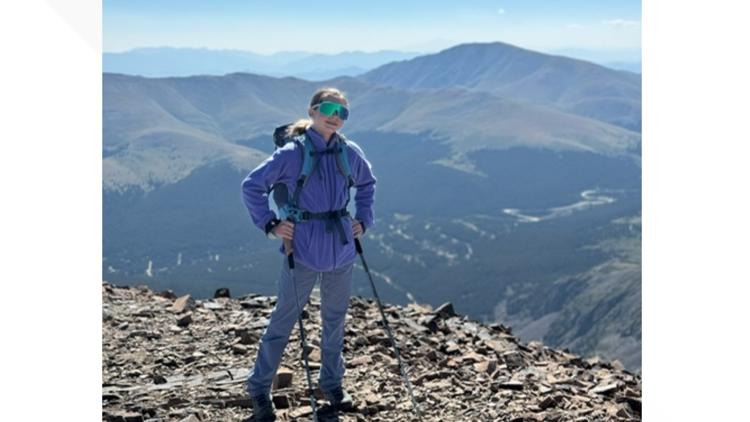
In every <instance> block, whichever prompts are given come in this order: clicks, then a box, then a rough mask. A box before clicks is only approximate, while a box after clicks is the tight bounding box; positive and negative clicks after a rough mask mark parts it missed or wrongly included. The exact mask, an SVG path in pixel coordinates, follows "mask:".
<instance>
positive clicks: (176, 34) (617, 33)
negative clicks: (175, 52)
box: [103, 0, 641, 54]
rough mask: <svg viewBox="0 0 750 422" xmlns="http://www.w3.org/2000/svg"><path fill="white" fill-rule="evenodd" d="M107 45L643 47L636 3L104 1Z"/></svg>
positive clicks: (325, 49) (328, 49)
mask: <svg viewBox="0 0 750 422" xmlns="http://www.w3.org/2000/svg"><path fill="white" fill-rule="evenodd" d="M103 5H104V7H103V33H104V40H103V41H104V44H103V47H104V51H105V52H116V51H125V50H129V49H132V48H137V47H155V46H171V47H204V48H212V49H239V50H248V51H254V52H257V53H264V54H270V53H274V52H278V51H311V52H318V53H338V52H342V51H351V50H361V51H377V50H384V49H394V50H407V51H425V52H426V51H437V50H439V49H442V48H446V47H449V46H451V45H455V44H459V43H464V42H488V41H503V42H507V43H510V44H514V45H517V46H520V47H525V48H530V49H534V50H540V51H553V50H557V49H588V50H602V51H612V50H623V51H624V50H630V51H633V50H640V47H641V2H640V1H631V0H619V1H611V0H610V1H607V0H601V1H565V0H557V1H551V0H550V1H539V0H514V1H486V0H470V1H449V2H448V1H422V0H418V1H406V0H401V1H391V0H381V1H378V2H364V1H361V2H314V1H304V2H302V1H277V2H269V1H257V0H244V1H239V0H213V1H193V0H181V1H175V0H165V1H158V0H150V1H144V0H104V3H103Z"/></svg>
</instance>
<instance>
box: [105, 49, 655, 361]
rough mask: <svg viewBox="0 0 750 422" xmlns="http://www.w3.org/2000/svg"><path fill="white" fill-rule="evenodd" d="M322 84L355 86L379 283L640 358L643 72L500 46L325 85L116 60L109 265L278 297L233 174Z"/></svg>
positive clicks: (160, 279)
mask: <svg viewBox="0 0 750 422" xmlns="http://www.w3.org/2000/svg"><path fill="white" fill-rule="evenodd" d="M321 86H336V87H338V88H340V89H342V90H343V91H345V93H346V94H347V96H348V98H349V101H350V107H351V110H352V113H351V117H350V119H349V120H348V121H347V122H346V124H345V126H344V128H343V129H342V130H343V132H344V133H345V134H346V135H347V136H348V137H349V138H351V139H353V140H355V141H356V142H357V143H358V144H359V145H360V146H362V147H363V149H364V151H365V152H366V154H367V157H368V160H369V161H370V162H371V163H372V165H373V171H374V173H375V175H376V177H377V178H378V183H377V185H376V189H377V191H376V205H375V213H376V226H375V227H373V228H372V230H368V233H367V235H366V236H365V238H364V239H363V243H364V245H365V247H366V253H367V255H368V262H369V263H370V267H371V268H372V269H373V273H374V274H375V277H376V279H378V280H379V281H380V282H382V283H383V292H382V294H381V295H382V297H384V298H385V299H386V300H388V301H390V302H392V303H400V304H405V303H409V302H413V301H419V302H420V303H430V304H437V303H442V302H445V301H453V302H454V303H455V306H456V308H457V309H458V310H459V311H462V312H464V313H467V314H469V315H471V316H472V317H473V318H476V319H478V320H481V321H486V322H488V323H489V322H492V321H496V320H498V319H502V320H503V321H507V322H509V323H513V325H514V327H516V328H517V330H518V332H519V333H520V335H521V336H522V337H523V338H524V340H525V341H529V340H533V339H540V340H543V341H545V343H549V344H551V345H553V346H557V345H569V346H570V347H571V348H572V350H575V351H576V352H578V353H585V354H593V353H599V354H601V355H602V356H603V357H606V358H618V359H620V360H621V361H622V362H623V363H624V364H625V365H626V366H628V367H630V368H634V369H637V368H639V367H640V208H641V202H640V188H641V170H640V153H641V135H640V126H641V124H640V76H639V75H636V74H632V73H629V72H622V71H616V70H612V69H608V68H605V67H602V66H600V65H596V64H593V63H588V62H584V61H581V60H574V59H568V58H565V57H560V56H549V55H544V54H541V53H537V52H532V51H528V50H524V49H520V48H517V47H514V46H511V45H508V44H504V43H477V44H465V45H460V46H456V47H452V48H450V49H447V50H444V51H441V52H440V53H437V54H429V55H424V56H418V57H414V58H409V59H405V60H399V61H395V62H391V63H388V64H384V65H382V66H379V67H377V68H375V69H372V70H370V71H368V72H365V73H364V74H362V75H360V76H357V77H352V76H337V77H334V78H330V79H327V80H324V81H319V82H313V81H309V80H304V79H300V78H298V77H291V76H287V77H271V76H265V75H258V74H249V73H232V74H227V75H223V76H212V75H201V76H189V77H165V78H147V77H142V76H132V75H123V74H113V73H105V74H104V75H103V98H104V102H103V123H104V128H103V163H102V165H103V190H104V204H103V217H104V227H103V228H104V239H103V240H104V245H103V246H104V256H103V263H102V271H103V276H104V277H105V278H106V279H108V280H114V281H118V280H122V281H127V282H132V281H143V282H147V283H149V285H152V286H154V287H157V288H171V289H174V290H175V291H178V292H189V293H191V294H194V295H197V296H205V295H208V294H210V292H212V291H213V289H214V288H215V287H216V286H217V285H218V284H221V285H225V286H229V287H230V288H232V289H233V290H236V291H239V292H243V291H244V292H247V291H257V292H260V293H264V294H273V293H274V292H275V281H274V280H275V278H276V277H277V275H278V268H277V266H278V265H280V256H279V255H278V252H277V251H276V249H277V245H276V244H275V243H273V242H270V241H268V240H267V239H265V237H264V236H263V235H262V233H261V232H260V231H259V230H257V229H256V228H255V227H253V226H252V224H251V223H250V221H249V217H248V215H247V211H246V210H245V209H244V206H243V205H242V203H241V201H240V190H239V184H240V182H241V180H242V178H243V177H244V176H245V175H246V174H247V172H248V171H249V170H251V169H252V168H254V167H255V166H256V165H257V164H258V163H260V162H261V161H262V160H263V159H265V157H267V156H268V154H269V153H271V152H272V151H273V143H272V140H271V133H272V131H273V129H274V128H275V127H276V126H279V125H281V124H283V123H288V122H290V121H293V120H295V119H297V118H300V117H303V116H305V110H306V107H307V106H308V101H309V99H310V97H311V95H312V93H313V92H314V91H315V90H316V89H317V88H318V87H321ZM277 264H278V265H277ZM360 268H361V267H360ZM362 277H363V275H362V273H361V271H358V272H357V275H355V285H357V286H358V287H355V292H357V291H359V293H361V294H366V291H361V288H362V287H363V286H365V284H364V283H365V279H364V278H362ZM550 291H554V292H555V294H554V295H550V294H549V292H550ZM526 336H527V337H526Z"/></svg>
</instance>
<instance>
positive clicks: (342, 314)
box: [246, 256, 354, 396]
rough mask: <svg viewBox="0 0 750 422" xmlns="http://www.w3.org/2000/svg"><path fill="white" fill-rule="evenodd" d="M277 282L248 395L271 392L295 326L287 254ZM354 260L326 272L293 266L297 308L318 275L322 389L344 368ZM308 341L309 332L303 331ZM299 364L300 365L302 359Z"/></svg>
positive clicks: (332, 383)
mask: <svg viewBox="0 0 750 422" xmlns="http://www.w3.org/2000/svg"><path fill="white" fill-rule="evenodd" d="M283 261H284V263H283V265H282V269H281V277H280V278H279V282H278V289H279V291H278V295H277V297H278V299H277V301H276V307H275V308H274V310H273V312H272V313H271V318H270V321H269V322H268V326H267V327H266V329H265V331H264V332H263V337H262V338H261V340H260V347H259V349H258V354H257V357H256V360H255V365H254V367H253V370H252V371H251V373H250V376H249V377H248V379H247V383H246V389H247V392H248V394H250V395H251V396H252V395H257V394H266V393H268V392H270V391H271V384H272V383H273V378H274V375H276V370H277V369H278V367H279V364H280V363H281V358H282V355H283V353H284V349H285V348H286V345H287V342H288V341H289V335H290V334H291V331H292V329H293V328H294V329H298V327H299V324H298V322H297V317H298V316H299V314H298V313H297V303H296V302H295V300H294V288H293V286H292V277H291V273H290V270H289V264H288V262H287V259H286V256H285V257H284V259H283ZM353 267H354V263H353V262H352V263H351V264H349V265H346V266H344V267H341V268H337V269H335V270H333V271H328V272H316V271H314V270H312V269H310V268H308V267H306V266H304V265H302V264H300V263H299V262H295V265H294V270H293V271H294V282H295V283H296V285H297V295H298V298H299V306H300V309H302V308H304V306H305V304H306V303H307V300H308V298H309V297H310V293H311V292H312V289H313V286H314V285H315V282H316V281H317V280H318V278H319V277H320V279H321V281H320V302H321V305H320V314H321V320H322V322H323V329H322V333H321V340H320V346H321V347H320V352H321V360H322V362H321V368H320V374H319V377H318V384H319V385H320V388H321V389H322V390H324V391H330V390H333V389H334V388H336V387H338V386H340V385H341V380H342V378H343V376H344V372H345V370H346V368H345V366H344V359H343V356H342V351H343V347H344V321H345V318H346V313H347V310H348V308H349V297H350V296H351V289H352V269H353ZM305 335H306V339H307V342H308V344H309V343H310V338H309V333H308V332H305ZM298 362H300V363H299V364H300V365H303V363H302V362H301V361H298Z"/></svg>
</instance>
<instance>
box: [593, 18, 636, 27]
mask: <svg viewBox="0 0 750 422" xmlns="http://www.w3.org/2000/svg"><path fill="white" fill-rule="evenodd" d="M602 23H603V24H605V25H612V26H617V27H619V28H632V27H634V26H640V25H641V22H640V21H629V20H625V19H610V20H604V21H602Z"/></svg>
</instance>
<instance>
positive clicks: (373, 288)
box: [354, 237, 422, 421]
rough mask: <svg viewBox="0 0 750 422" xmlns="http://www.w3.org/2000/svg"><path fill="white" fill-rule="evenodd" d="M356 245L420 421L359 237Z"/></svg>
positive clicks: (356, 239) (406, 375) (355, 242)
mask: <svg viewBox="0 0 750 422" xmlns="http://www.w3.org/2000/svg"><path fill="white" fill-rule="evenodd" d="M354 246H355V247H356V248H357V253H358V254H359V257H360V258H361V259H362V266H363V267H365V272H366V273H367V277H368V278H369V279H370V285H371V286H372V292H373V294H375V299H376V300H377V302H378V308H379V309H380V315H381V316H382V317H383V325H384V326H385V330H386V332H387V333H388V337H389V338H390V339H391V344H392V345H393V349H394V350H395V351H396V359H398V367H399V369H401V376H403V378H404V381H405V382H406V389H407V390H409V397H410V398H411V404H412V407H413V408H414V412H415V413H416V414H417V419H419V420H420V421H421V420H422V414H421V413H420V412H419V405H417V401H416V400H414V393H413V392H412V390H411V383H410V382H409V375H408V374H407V373H406V370H405V369H404V365H403V363H402V362H401V354H400V353H399V351H398V345H397V344H396V340H395V339H394V338H393V334H392V333H391V327H390V326H389V325H388V320H387V319H386V318H385V311H383V304H382V303H380V297H379V296H378V291H377V290H375V283H374V282H373V281H372V275H370V269H369V268H367V262H366V261H365V255H364V254H363V253H362V244H361V243H360V242H359V238H356V237H355V238H354Z"/></svg>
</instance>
